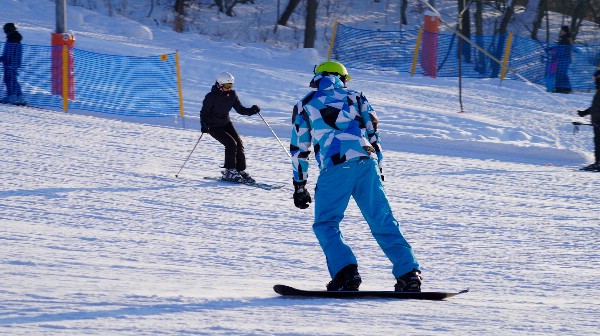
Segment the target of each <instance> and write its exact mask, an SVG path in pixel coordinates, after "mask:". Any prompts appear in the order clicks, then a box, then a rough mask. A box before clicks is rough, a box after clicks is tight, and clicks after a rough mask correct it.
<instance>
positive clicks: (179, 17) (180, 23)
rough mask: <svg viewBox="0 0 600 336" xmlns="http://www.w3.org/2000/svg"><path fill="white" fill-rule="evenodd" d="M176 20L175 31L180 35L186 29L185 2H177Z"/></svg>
mask: <svg viewBox="0 0 600 336" xmlns="http://www.w3.org/2000/svg"><path fill="white" fill-rule="evenodd" d="M173 10H174V11H175V20H173V30H175V31H176V32H178V33H181V32H183V30H184V28H185V0H175V6H174V7H173Z"/></svg>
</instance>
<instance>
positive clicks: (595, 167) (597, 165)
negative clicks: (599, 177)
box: [581, 162, 600, 171]
mask: <svg viewBox="0 0 600 336" xmlns="http://www.w3.org/2000/svg"><path fill="white" fill-rule="evenodd" d="M581 170H587V171H600V163H598V162H594V163H592V164H591V165H589V166H585V167H583V168H581Z"/></svg>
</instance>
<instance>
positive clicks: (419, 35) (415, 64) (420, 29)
mask: <svg viewBox="0 0 600 336" xmlns="http://www.w3.org/2000/svg"><path fill="white" fill-rule="evenodd" d="M421 38H423V28H419V34H417V42H415V52H414V55H413V61H412V66H411V67H410V75H411V76H413V75H414V74H415V70H416V69H417V60H418V59H419V48H420V47H421Z"/></svg>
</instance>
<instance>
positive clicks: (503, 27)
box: [492, 0, 515, 78]
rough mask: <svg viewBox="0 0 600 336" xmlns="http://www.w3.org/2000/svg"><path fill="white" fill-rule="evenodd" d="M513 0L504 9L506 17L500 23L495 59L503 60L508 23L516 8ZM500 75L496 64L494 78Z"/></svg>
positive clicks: (498, 65)
mask: <svg viewBox="0 0 600 336" xmlns="http://www.w3.org/2000/svg"><path fill="white" fill-rule="evenodd" d="M514 6H515V5H514V3H513V2H512V0H508V2H507V3H506V7H505V8H504V16H502V21H501V22H500V27H498V31H497V34H498V44H497V45H496V50H495V52H494V57H496V58H497V59H498V60H502V55H503V52H504V46H505V44H506V36H505V35H506V33H507V29H508V23H509V22H510V19H511V18H512V16H513V14H514V13H515V7H514ZM499 74H500V64H498V63H496V62H494V63H493V64H492V78H493V77H498V75H499Z"/></svg>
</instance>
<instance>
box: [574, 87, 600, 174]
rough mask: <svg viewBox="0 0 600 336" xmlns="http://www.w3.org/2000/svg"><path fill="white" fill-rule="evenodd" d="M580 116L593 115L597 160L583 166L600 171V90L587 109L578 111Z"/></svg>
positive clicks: (595, 156)
mask: <svg viewBox="0 0 600 336" xmlns="http://www.w3.org/2000/svg"><path fill="white" fill-rule="evenodd" d="M577 114H578V115H579V116H580V117H585V116H587V115H591V118H592V125H593V126H592V127H594V158H595V160H596V161H595V162H594V163H592V164H590V165H588V166H586V167H583V168H581V169H582V170H591V171H600V91H596V93H595V94H594V98H593V99H592V106H590V107H589V108H587V109H585V110H579V111H577Z"/></svg>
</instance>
